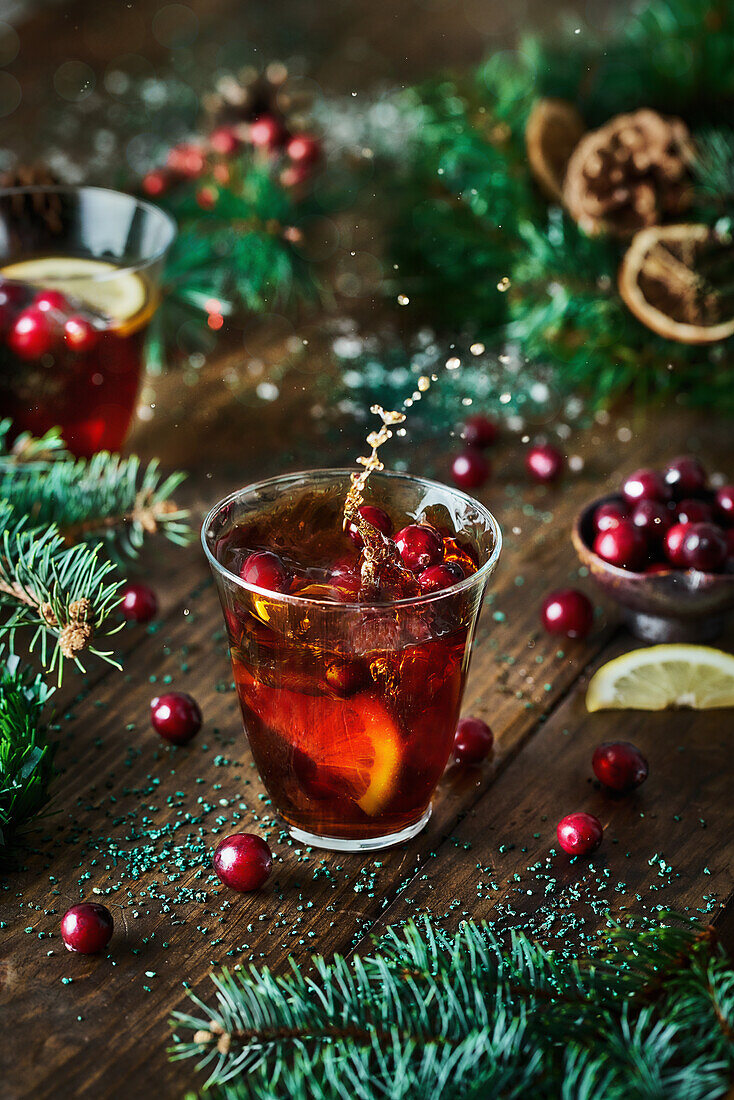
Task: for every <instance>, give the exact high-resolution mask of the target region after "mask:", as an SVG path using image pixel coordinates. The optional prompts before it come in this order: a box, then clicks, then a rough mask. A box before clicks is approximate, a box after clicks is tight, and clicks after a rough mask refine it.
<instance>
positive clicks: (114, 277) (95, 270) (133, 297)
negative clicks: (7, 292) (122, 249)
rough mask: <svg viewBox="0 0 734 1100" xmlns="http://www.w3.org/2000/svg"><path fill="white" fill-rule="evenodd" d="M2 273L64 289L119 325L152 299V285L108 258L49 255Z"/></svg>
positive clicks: (45, 286)
mask: <svg viewBox="0 0 734 1100" xmlns="http://www.w3.org/2000/svg"><path fill="white" fill-rule="evenodd" d="M0 275H4V276H5V278H6V279H15V280H17V281H19V282H23V283H29V284H30V285H31V286H38V287H42V288H43V289H48V290H60V291H62V292H63V293H64V294H68V295H69V297H70V298H76V299H77V301H80V302H83V303H84V304H85V305H88V306H89V307H90V308H91V309H92V310H94V312H95V313H101V314H104V315H105V316H107V317H111V318H112V319H113V320H114V321H116V322H117V323H118V325H124V324H125V322H127V321H130V320H131V318H133V317H137V316H138V314H140V313H141V312H142V311H143V309H144V308H145V306H146V304H147V300H148V287H147V285H146V283H145V280H144V279H142V278H141V277H140V275H136V274H135V272H134V271H121V270H120V268H119V267H118V266H117V265H116V264H113V263H109V262H108V261H107V260H89V259H84V258H82V257H75V256H45V257H42V258H40V259H35V260H21V261H20V262H19V263H15V264H9V265H8V266H7V267H4V268H3V269H2V270H1V271H0Z"/></svg>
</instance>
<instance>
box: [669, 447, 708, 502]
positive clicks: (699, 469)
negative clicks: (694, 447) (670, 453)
mask: <svg viewBox="0 0 734 1100" xmlns="http://www.w3.org/2000/svg"><path fill="white" fill-rule="evenodd" d="M663 478H664V479H665V484H666V485H667V486H668V487H669V488H670V489H671V490H672V492H673V496H675V497H687V496H695V495H696V493H700V492H701V490H702V489H705V488H706V471H705V470H704V468H703V466H702V465H701V463H700V462H699V461H698V459H697V458H693V457H692V456H690V455H682V456H681V457H680V458H674V459H673V461H672V462H669V463H668V465H667V466H666V467H665V470H664V472H663Z"/></svg>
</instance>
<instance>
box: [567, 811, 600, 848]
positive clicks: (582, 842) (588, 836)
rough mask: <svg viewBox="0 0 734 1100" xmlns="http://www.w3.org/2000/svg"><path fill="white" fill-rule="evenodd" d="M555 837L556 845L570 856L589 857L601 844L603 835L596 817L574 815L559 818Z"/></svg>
mask: <svg viewBox="0 0 734 1100" xmlns="http://www.w3.org/2000/svg"><path fill="white" fill-rule="evenodd" d="M556 835H557V836H558V843H559V844H560V846H561V847H562V848H563V850H564V852H568V854H569V855H570V856H589V855H591V853H592V852H595V851H596V849H597V848H598V847H599V845H600V844H601V841H602V836H603V835H604V833H603V829H602V825H601V821H600V820H599V818H598V817H594V815H593V814H587V813H575V814H568V815H567V816H566V817H563V818H561V820H560V821H559V822H558V825H557V826H556Z"/></svg>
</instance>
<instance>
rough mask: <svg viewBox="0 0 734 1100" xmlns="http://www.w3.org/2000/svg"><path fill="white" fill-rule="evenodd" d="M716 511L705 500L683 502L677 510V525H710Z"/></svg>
mask: <svg viewBox="0 0 734 1100" xmlns="http://www.w3.org/2000/svg"><path fill="white" fill-rule="evenodd" d="M713 515H714V510H713V508H712V507H711V505H710V504H707V503H706V501H705V500H682V501H681V502H680V504H679V505H678V506H677V508H676V521H675V522H676V523H710V522H711V520H712V519H713Z"/></svg>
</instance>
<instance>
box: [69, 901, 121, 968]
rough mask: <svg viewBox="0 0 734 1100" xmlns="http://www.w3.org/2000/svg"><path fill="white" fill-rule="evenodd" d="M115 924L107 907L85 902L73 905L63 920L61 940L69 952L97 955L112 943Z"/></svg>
mask: <svg viewBox="0 0 734 1100" xmlns="http://www.w3.org/2000/svg"><path fill="white" fill-rule="evenodd" d="M114 927H115V922H114V921H113V919H112V914H111V913H110V911H109V909H108V908H107V907H106V906H105V905H98V904H97V903H96V902H94V901H83V902H81V903H80V904H79V905H72V907H71V909H67V910H66V912H65V913H64V915H63V917H62V918H61V938H62V940H63V941H64V947H65V948H66V950H67V951H76V952H78V954H80V955H96V954H98V953H99V952H100V951H104V949H105V947H106V946H107V944H108V943H109V942H110V937H111V935H112V930H113V928H114Z"/></svg>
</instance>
